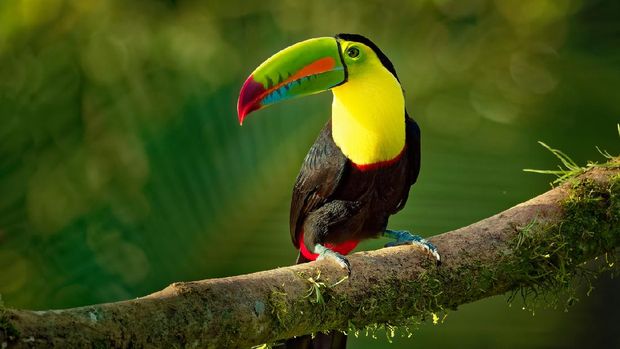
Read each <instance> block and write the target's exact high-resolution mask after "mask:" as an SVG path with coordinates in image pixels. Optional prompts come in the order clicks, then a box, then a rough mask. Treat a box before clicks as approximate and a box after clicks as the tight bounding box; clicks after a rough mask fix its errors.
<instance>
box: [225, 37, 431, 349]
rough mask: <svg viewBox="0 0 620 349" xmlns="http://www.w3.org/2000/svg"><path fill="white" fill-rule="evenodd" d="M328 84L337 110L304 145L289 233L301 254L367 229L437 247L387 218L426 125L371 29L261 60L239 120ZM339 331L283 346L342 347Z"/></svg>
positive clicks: (333, 253)
mask: <svg viewBox="0 0 620 349" xmlns="http://www.w3.org/2000/svg"><path fill="white" fill-rule="evenodd" d="M326 90H331V91H332V93H333V97H334V98H333V102H332V114H331V118H330V119H329V120H328V121H327V123H326V125H325V126H324V127H323V129H322V130H321V132H320V134H319V136H318V138H317V139H316V141H315V142H314V144H313V145H312V147H311V148H310V150H309V151H308V154H307V155H306V158H305V160H304V162H303V164H302V166H301V170H300V172H299V175H298V176H297V180H296V182H295V185H294V187H293V196H292V200H291V209H290V233H291V239H292V241H293V245H294V246H295V247H296V248H297V249H298V250H299V255H298V258H297V263H305V262H309V261H313V260H320V259H329V260H332V261H334V262H336V263H338V265H340V266H341V267H342V268H344V269H345V270H346V271H347V272H348V274H349V275H350V274H351V266H350V264H349V262H348V260H347V258H346V257H345V255H346V254H348V253H349V252H351V251H352V250H353V249H354V248H355V247H356V246H357V244H358V243H359V242H360V241H361V240H364V239H368V238H376V237H380V236H385V237H388V238H392V239H393V240H394V241H392V242H390V243H388V244H387V245H389V246H393V245H403V244H412V245H417V246H419V247H422V248H423V249H424V251H426V252H427V253H428V254H430V255H432V256H433V257H434V258H435V259H436V260H437V262H440V255H439V253H438V251H437V248H436V247H435V246H434V245H433V244H431V243H430V242H428V241H426V240H425V239H423V238H421V237H420V236H417V235H413V234H411V233H409V232H408V231H404V230H389V229H387V224H388V218H389V217H390V215H393V214H395V213H397V212H398V211H400V210H401V209H402V208H403V207H404V206H405V203H406V202H407V198H408V196H409V189H410V187H411V185H413V184H414V183H415V182H416V180H417V178H418V174H419V172H420V128H419V126H418V124H417V123H416V122H415V121H414V120H413V119H412V118H411V117H409V115H408V114H407V110H406V108H405V97H404V93H403V89H402V87H401V85H400V80H399V79H398V76H397V74H396V70H395V69H394V66H393V65H392V63H391V62H390V60H389V59H388V58H387V56H386V55H385V54H384V53H383V52H382V51H381V50H380V49H379V47H377V45H375V44H374V43H373V42H372V41H370V40H369V39H368V38H366V37H364V36H362V35H359V34H338V35H336V36H335V37H321V38H314V39H309V40H305V41H302V42H299V43H297V44H294V45H292V46H289V47H287V48H285V49H283V50H282V51H280V52H278V53H276V54H275V55H273V56H272V57H270V58H269V59H267V60H266V61H265V62H263V63H262V64H261V65H260V66H259V67H258V68H256V69H255V70H254V71H253V72H252V74H251V75H250V76H249V77H248V79H247V80H246V81H245V83H244V84H243V87H242V88H241V91H240V93H239V99H238V103H237V112H238V117H239V123H240V124H243V121H244V120H245V118H246V117H247V116H248V115H249V114H250V113H252V112H254V111H257V110H259V109H262V108H265V107H267V106H270V105H273V104H275V103H278V102H280V101H283V100H286V99H291V98H295V97H300V96H306V95H311V94H315V93H319V92H322V91H326ZM345 346H346V337H345V336H344V335H342V334H340V333H330V334H321V335H317V336H315V337H314V338H309V337H308V336H302V337H298V338H295V339H291V340H289V341H288V342H287V346H286V347H287V348H344V347H345Z"/></svg>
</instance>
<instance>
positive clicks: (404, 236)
mask: <svg viewBox="0 0 620 349" xmlns="http://www.w3.org/2000/svg"><path fill="white" fill-rule="evenodd" d="M383 236H385V237H387V238H391V239H395V240H396V241H391V242H388V243H387V244H385V247H391V246H398V245H418V246H420V247H422V248H423V249H425V250H426V251H428V253H430V254H431V255H433V257H435V259H437V263H441V256H439V252H437V247H435V245H433V244H431V243H430V242H428V241H426V239H424V238H422V237H421V236H419V235H413V234H411V233H410V232H408V231H406V230H390V229H386V230H385V231H384V232H383Z"/></svg>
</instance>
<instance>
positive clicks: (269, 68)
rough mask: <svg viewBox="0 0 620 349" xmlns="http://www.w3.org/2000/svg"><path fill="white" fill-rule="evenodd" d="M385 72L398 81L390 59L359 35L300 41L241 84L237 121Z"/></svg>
mask: <svg viewBox="0 0 620 349" xmlns="http://www.w3.org/2000/svg"><path fill="white" fill-rule="evenodd" d="M377 73H382V74H388V75H390V78H393V79H394V80H395V82H396V83H398V77H397V76H396V71H395V70H394V67H393V65H392V63H391V62H390V60H389V59H388V58H387V57H386V56H385V55H384V54H383V52H381V50H380V49H379V48H378V47H377V45H375V44H374V43H373V42H372V41H370V40H369V39H367V38H366V37H364V36H361V35H358V34H338V35H336V36H335V37H333V38H331V37H322V38H315V39H309V40H306V41H302V42H299V43H297V44H294V45H292V46H289V47H287V48H285V49H284V50H282V51H280V52H278V53H276V54H275V55H273V56H271V57H270V58H269V59H267V60H266V61H265V62H263V63H262V64H261V65H260V66H259V67H258V68H256V70H254V72H252V74H251V75H250V77H248V79H247V80H246V81H245V83H244V84H243V87H242V88H241V92H240V93H239V100H238V102H237V112H238V115H239V123H243V120H244V119H245V117H246V116H247V115H248V114H250V113H251V112H253V111H256V110H259V109H262V108H265V107H267V106H270V105H272V104H275V103H277V102H280V101H283V100H286V99H291V98H294V97H300V96H306V95H311V94H315V93H318V92H322V91H326V90H329V89H332V88H334V87H336V86H340V85H344V84H347V83H348V82H354V81H358V80H363V79H364V76H365V75H366V74H377Z"/></svg>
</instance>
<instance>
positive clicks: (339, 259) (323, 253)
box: [314, 244, 351, 276]
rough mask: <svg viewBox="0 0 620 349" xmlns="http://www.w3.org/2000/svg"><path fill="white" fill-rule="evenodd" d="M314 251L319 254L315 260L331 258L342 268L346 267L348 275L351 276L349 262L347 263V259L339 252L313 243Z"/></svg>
mask: <svg viewBox="0 0 620 349" xmlns="http://www.w3.org/2000/svg"><path fill="white" fill-rule="evenodd" d="M314 253H316V254H318V255H319V256H318V257H317V258H316V260H317V261H320V260H321V259H331V260H333V261H335V262H336V263H338V265H340V267H341V268H342V269H346V271H347V273H348V274H349V276H351V264H349V261H348V260H347V259H346V258H345V257H344V256H343V255H341V254H340V253H338V252H336V251H333V250H330V249H329V248H327V247H325V246H323V245H321V244H316V245H314Z"/></svg>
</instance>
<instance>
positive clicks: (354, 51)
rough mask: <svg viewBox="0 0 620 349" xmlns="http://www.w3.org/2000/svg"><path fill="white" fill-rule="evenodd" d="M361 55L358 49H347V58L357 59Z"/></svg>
mask: <svg viewBox="0 0 620 349" xmlns="http://www.w3.org/2000/svg"><path fill="white" fill-rule="evenodd" d="M359 55H360V50H359V49H358V48H357V47H349V48H348V49H347V56H349V57H351V58H355V57H357V56H359Z"/></svg>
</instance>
